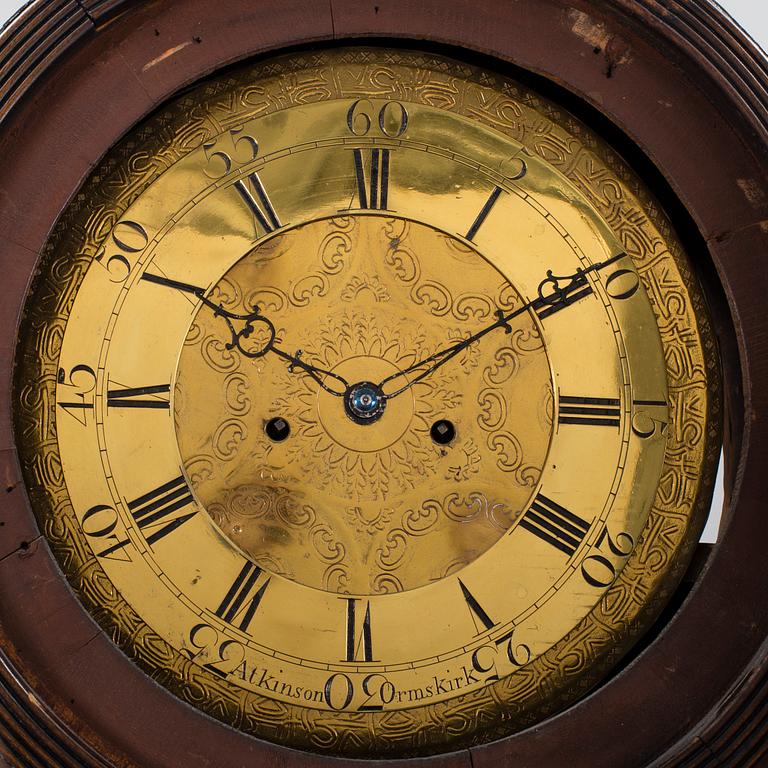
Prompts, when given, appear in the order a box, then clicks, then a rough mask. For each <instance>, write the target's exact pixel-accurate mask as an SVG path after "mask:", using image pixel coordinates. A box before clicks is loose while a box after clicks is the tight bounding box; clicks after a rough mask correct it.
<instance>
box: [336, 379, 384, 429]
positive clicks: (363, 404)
mask: <svg viewBox="0 0 768 768" xmlns="http://www.w3.org/2000/svg"><path fill="white" fill-rule="evenodd" d="M386 407H387V398H386V396H385V395H384V393H383V392H382V391H381V388H380V387H378V386H377V385H376V384H374V383H373V382H372V381H361V382H360V383H359V384H354V385H353V386H351V387H350V388H349V389H348V390H347V392H346V394H345V395H344V409H345V410H346V412H347V416H349V418H350V419H352V421H354V422H355V424H374V423H375V422H377V421H378V420H379V419H380V418H381V417H382V415H383V414H384V409H385V408H386Z"/></svg>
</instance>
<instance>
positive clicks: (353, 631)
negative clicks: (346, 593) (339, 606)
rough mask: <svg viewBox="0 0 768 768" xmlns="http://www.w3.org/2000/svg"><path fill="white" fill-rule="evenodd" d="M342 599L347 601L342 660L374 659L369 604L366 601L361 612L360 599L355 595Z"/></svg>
mask: <svg viewBox="0 0 768 768" xmlns="http://www.w3.org/2000/svg"><path fill="white" fill-rule="evenodd" d="M343 599H344V600H345V601H346V603H347V642H346V652H347V653H346V658H345V659H344V661H349V662H355V661H374V658H373V642H372V640H371V604H370V603H369V602H367V601H366V603H365V609H364V611H365V612H363V606H362V602H363V601H362V600H359V599H358V598H356V597H346V598H343ZM360 619H362V622H361V621H360Z"/></svg>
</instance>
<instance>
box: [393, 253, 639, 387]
mask: <svg viewBox="0 0 768 768" xmlns="http://www.w3.org/2000/svg"><path fill="white" fill-rule="evenodd" d="M626 255H627V254H626V253H625V252H623V251H622V252H621V253H619V254H617V255H616V256H612V257H611V258H610V259H606V260H605V261H598V262H596V263H595V264H591V265H590V266H589V267H586V268H585V269H577V270H576V271H575V272H574V273H573V274H571V275H565V276H562V277H561V276H558V275H553V274H552V270H551V269H550V270H548V271H547V276H546V277H545V278H544V279H543V280H542V281H541V282H540V283H539V286H538V289H537V292H536V293H537V295H536V297H535V298H534V299H531V300H530V301H528V302H526V303H525V304H523V305H522V306H521V307H518V308H517V309H516V310H514V311H513V312H510V313H509V314H506V315H505V314H504V312H503V311H502V310H500V309H497V310H496V317H497V319H496V321H495V322H493V323H491V324H490V325H487V326H486V327H485V328H483V329H481V330H479V331H478V332H477V333H473V334H472V335H471V336H468V337H467V338H466V339H462V340H461V341H458V342H456V343H455V344H452V345H451V346H450V347H446V348H445V349H441V350H440V351H439V352H435V354H434V355H430V356H429V357H426V358H424V359H423V360H419V361H418V362H416V363H414V364H413V365H411V366H409V367H408V368H406V369H404V370H402V371H398V372H397V373H395V374H393V375H392V376H388V377H387V378H386V379H384V380H383V381H382V382H381V383H380V384H379V388H380V389H381V390H382V391H383V390H384V386H385V385H386V384H389V383H391V382H393V381H396V380H397V379H399V378H405V377H407V376H408V374H412V373H416V372H418V373H417V375H416V376H414V378H412V379H409V380H408V381H407V383H406V384H404V385H403V386H401V387H400V388H399V389H397V390H395V391H394V392H391V393H390V392H384V394H385V396H386V398H387V400H391V399H392V398H393V397H397V396H398V395H401V394H402V393H403V392H405V391H406V390H408V389H410V388H411V387H412V386H413V385H414V384H416V383H418V382H419V381H421V380H422V379H424V378H426V377H427V376H429V375H430V374H431V373H434V372H435V371H436V370H437V369H438V368H440V367H442V366H443V365H445V364H446V363H447V362H448V361H449V360H452V359H453V358H454V357H456V355H458V354H459V353H460V352H462V351H463V350H465V349H466V348H467V347H469V346H471V345H472V344H474V343H475V342H477V341H479V340H480V339H482V338H483V336H486V335H487V334H489V333H491V331H495V330H496V329H497V328H504V330H505V331H506V333H511V332H512V328H511V326H510V325H509V323H510V321H511V320H514V319H515V318H516V317H519V316H520V315H522V314H524V313H525V312H528V311H529V310H531V309H533V310H535V311H536V312H537V313H538V315H539V317H540V318H545V317H549V316H550V315H553V314H554V313H555V312H558V311H559V310H561V309H563V308H565V307H567V306H570V305H571V304H575V303H576V302H577V301H579V300H580V299H583V298H584V297H585V296H588V295H589V294H590V293H592V288H591V287H590V286H589V283H588V281H587V275H588V274H589V273H590V272H597V271H599V270H601V269H604V268H605V267H608V266H610V265H611V264H615V263H616V262H617V261H619V260H620V259H623V258H624V257H625V256H626Z"/></svg>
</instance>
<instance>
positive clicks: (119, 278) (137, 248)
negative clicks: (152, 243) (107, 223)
mask: <svg viewBox="0 0 768 768" xmlns="http://www.w3.org/2000/svg"><path fill="white" fill-rule="evenodd" d="M109 240H110V242H109V244H108V245H103V246H102V247H101V248H100V249H99V251H98V253H97V254H96V256H95V257H94V258H95V261H96V262H97V263H99V264H101V265H102V266H103V267H104V268H105V269H106V270H107V272H109V275H110V277H109V279H110V280H111V281H112V282H113V283H122V282H125V280H126V279H127V277H128V275H129V274H130V273H131V269H133V263H132V259H135V258H136V254H137V253H141V251H143V250H144V249H145V248H146V247H147V246H148V245H149V235H148V234H147V230H146V229H144V227H142V226H141V224H139V223H138V222H135V221H128V220H127V219H125V220H123V221H118V222H117V224H115V226H114V227H113V229H112V232H111V233H110V236H109Z"/></svg>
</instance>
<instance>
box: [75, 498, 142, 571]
mask: <svg viewBox="0 0 768 768" xmlns="http://www.w3.org/2000/svg"><path fill="white" fill-rule="evenodd" d="M118 525H119V518H118V516H117V510H116V509H115V508H114V507H110V506H109V505H108V504H97V505H96V506H94V507H91V508H90V509H89V510H88V511H87V512H86V513H85V514H84V515H83V519H82V521H81V522H80V527H81V528H82V529H83V532H84V533H85V535H86V536H88V537H89V538H91V539H96V540H98V542H99V546H98V547H95V546H94V543H95V542H94V543H92V545H91V546H92V547H93V552H94V554H95V555H96V557H101V558H104V559H106V560H119V561H121V562H125V563H129V562H131V558H130V556H129V555H128V553H127V552H126V551H125V547H126V546H127V545H128V544H130V539H128V538H127V537H125V536H118V535H117V534H116V533H115V531H116V530H117V528H118Z"/></svg>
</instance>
